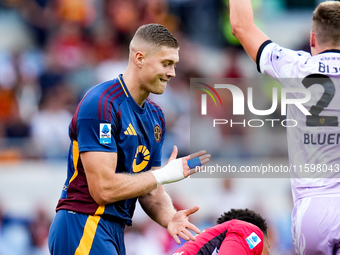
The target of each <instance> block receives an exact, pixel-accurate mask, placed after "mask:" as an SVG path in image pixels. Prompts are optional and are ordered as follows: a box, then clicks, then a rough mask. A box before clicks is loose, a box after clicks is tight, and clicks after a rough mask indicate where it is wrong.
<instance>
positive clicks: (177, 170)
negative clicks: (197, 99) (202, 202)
mask: <svg viewBox="0 0 340 255" xmlns="http://www.w3.org/2000/svg"><path fill="white" fill-rule="evenodd" d="M176 151H177V147H176ZM176 156H177V152H176ZM197 157H199V159H200V162H201V164H202V165H203V164H206V163H207V162H209V158H210V155H209V154H206V152H205V151H200V152H197V153H194V154H192V155H189V156H186V157H183V158H178V159H175V158H176V157H175V158H173V159H171V158H170V159H171V160H169V162H168V164H167V165H166V166H164V167H163V168H160V169H158V170H155V171H147V172H143V173H138V174H125V173H116V171H115V169H116V165H117V153H112V152H99V151H90V152H82V153H80V158H81V163H82V165H83V167H84V170H85V174H86V180H87V183H88V187H89V191H90V194H91V196H92V198H93V199H94V200H95V201H96V202H97V203H98V204H99V205H105V204H109V203H113V202H117V201H120V200H124V199H129V198H133V197H139V196H141V195H144V194H147V193H148V192H151V191H152V190H154V189H156V188H157V187H158V186H160V185H162V184H165V183H172V182H176V181H180V180H182V179H184V178H186V177H188V176H189V175H190V174H193V173H194V172H195V170H193V169H191V170H190V168H189V166H188V161H189V160H190V158H197Z"/></svg>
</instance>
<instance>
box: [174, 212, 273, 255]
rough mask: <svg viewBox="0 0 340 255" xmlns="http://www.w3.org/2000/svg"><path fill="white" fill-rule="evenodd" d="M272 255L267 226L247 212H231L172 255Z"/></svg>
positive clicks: (260, 217)
mask: <svg viewBox="0 0 340 255" xmlns="http://www.w3.org/2000/svg"><path fill="white" fill-rule="evenodd" d="M217 254H218V255H236V254H237V255H269V243H268V234H267V223H266V221H265V219H263V218H262V216H261V215H260V214H258V213H255V212H254V211H252V210H248V209H231V210H230V211H229V212H226V213H224V214H223V215H221V217H220V218H218V220H217V225H216V226H214V227H211V228H208V229H206V230H204V231H203V232H202V233H201V234H199V235H198V236H196V241H189V242H187V243H185V244H184V245H183V246H182V247H180V248H179V249H177V250H176V251H175V252H174V253H173V255H217Z"/></svg>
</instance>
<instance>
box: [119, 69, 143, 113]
mask: <svg viewBox="0 0 340 255" xmlns="http://www.w3.org/2000/svg"><path fill="white" fill-rule="evenodd" d="M118 80H119V83H120V85H121V86H122V88H123V90H124V93H125V95H126V97H127V100H128V102H129V103H130V105H131V107H132V109H133V110H134V111H135V112H137V113H139V114H142V113H144V112H145V109H146V108H145V102H144V107H140V106H139V105H138V104H137V103H136V102H135V100H134V99H133V98H132V96H131V95H130V92H129V90H128V89H127V87H126V84H125V82H124V79H123V75H122V74H120V75H119V76H118Z"/></svg>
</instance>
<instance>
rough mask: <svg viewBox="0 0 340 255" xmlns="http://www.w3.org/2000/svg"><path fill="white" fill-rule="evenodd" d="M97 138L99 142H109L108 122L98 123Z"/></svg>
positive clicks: (109, 127) (109, 128)
mask: <svg viewBox="0 0 340 255" xmlns="http://www.w3.org/2000/svg"><path fill="white" fill-rule="evenodd" d="M99 139H100V144H109V143H111V124H108V123H100V124H99Z"/></svg>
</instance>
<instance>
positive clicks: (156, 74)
mask: <svg viewBox="0 0 340 255" xmlns="http://www.w3.org/2000/svg"><path fill="white" fill-rule="evenodd" d="M178 61H179V48H170V47H166V46H161V47H160V48H157V49H155V50H153V51H152V52H149V53H148V54H146V55H145V58H144V63H143V68H142V70H141V71H142V77H143V81H142V84H143V86H144V89H145V90H147V91H148V92H151V93H154V94H162V93H163V92H164V91H165V88H166V85H167V83H168V81H169V80H170V79H171V78H172V77H175V75H176V73H175V66H176V64H177V63H178Z"/></svg>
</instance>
